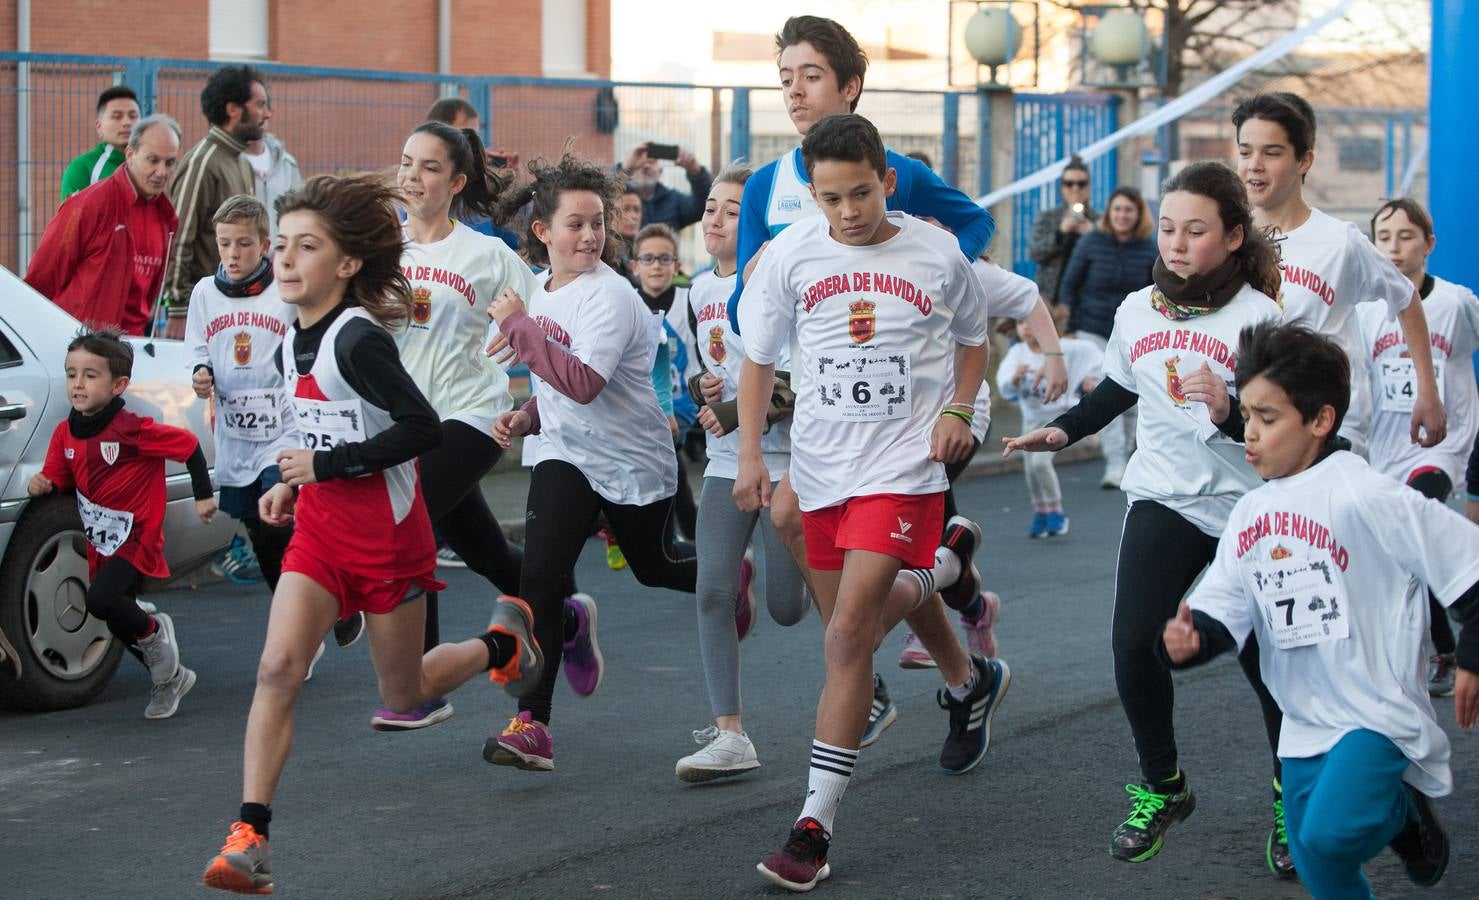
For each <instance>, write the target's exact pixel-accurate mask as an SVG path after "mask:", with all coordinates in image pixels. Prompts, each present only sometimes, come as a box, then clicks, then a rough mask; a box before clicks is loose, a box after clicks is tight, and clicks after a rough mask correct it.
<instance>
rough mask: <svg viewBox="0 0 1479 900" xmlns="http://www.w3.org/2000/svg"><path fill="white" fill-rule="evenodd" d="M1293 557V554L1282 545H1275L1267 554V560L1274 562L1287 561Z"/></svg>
mask: <svg viewBox="0 0 1479 900" xmlns="http://www.w3.org/2000/svg"><path fill="white" fill-rule="evenodd" d="M1293 555H1294V554H1293V553H1291V552H1290V551H1289V548H1288V547H1285V546H1284V545H1283V544H1275V545H1274V549H1272V550H1270V551H1269V552H1268V558H1269V559H1275V560H1278V559H1288V558H1289V557H1291V556H1293Z"/></svg>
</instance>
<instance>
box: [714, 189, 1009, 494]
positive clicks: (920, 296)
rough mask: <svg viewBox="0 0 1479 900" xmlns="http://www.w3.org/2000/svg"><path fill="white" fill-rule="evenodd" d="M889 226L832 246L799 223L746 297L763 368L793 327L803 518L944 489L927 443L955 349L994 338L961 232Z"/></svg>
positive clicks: (941, 470)
mask: <svg viewBox="0 0 1479 900" xmlns="http://www.w3.org/2000/svg"><path fill="white" fill-rule="evenodd" d="M888 221H889V222H890V223H891V224H892V225H894V226H895V227H897V228H898V233H896V234H895V235H894V236H893V237H891V238H889V239H888V240H886V241H884V242H883V243H881V244H875V245H872V246H867V247H853V246H848V245H845V244H842V243H840V242H838V241H836V240H833V239H832V237H831V236H830V235H829V234H828V225H827V219H826V217H825V216H816V217H814V218H811V219H808V220H805V221H802V222H798V223H796V224H795V225H792V226H791V227H789V228H787V229H786V230H785V231H783V232H781V233H780V235H778V236H777V237H776V238H775V239H774V240H772V241H771V244H770V247H769V249H768V250H766V252H765V255H764V256H763V257H762V258H761V260H760V265H759V266H758V267H757V268H756V269H755V272H754V275H753V277H752V278H751V280H750V281H749V282H747V283H746V284H745V289H744V290H745V294H746V297H745V298H742V299H741V301H740V307H739V308H740V332H741V333H742V334H743V335H744V336H745V354H746V355H747V356H748V357H749V358H750V359H752V360H754V361H755V362H757V363H759V364H761V365H773V364H775V363H776V362H777V361H778V360H780V358H781V354H782V353H783V352H784V351H785V349H786V346H787V342H788V340H789V336H790V334H791V331H792V329H793V328H794V329H795V331H796V338H797V344H798V347H799V357H798V359H797V360H793V366H792V373H793V378H794V379H795V382H794V383H793V387H794V388H795V390H796V415H795V417H794V420H793V422H792V425H791V483H792V485H793V486H794V487H795V488H796V496H797V497H798V498H799V500H800V503H801V508H802V509H803V510H806V511H811V510H817V509H822V508H824V507H828V506H835V505H837V504H839V503H842V502H843V501H845V500H848V499H849V498H852V497H861V496H867V495H872V494H931V493H936V492H939V491H943V490H945V489H946V487H948V484H949V483H948V482H947V481H946V478H945V467H944V466H943V465H942V464H940V463H937V462H931V461H930V459H929V441H930V434H931V432H932V431H933V430H934V427H935V423H936V421H938V419H939V417H940V412H941V410H943V409H944V407H945V404H946V403H947V402H949V400H950V397H951V395H952V394H953V393H954V389H955V350H956V344H957V343H959V344H964V345H966V346H970V347H979V346H981V345H982V344H984V343H985V342H986V334H987V327H986V301H985V298H984V297H983V296H982V292H981V282H980V281H979V280H978V279H977V278H976V277H975V276H974V275H973V274H972V273H971V271H970V265H969V263H968V262H967V261H966V260H965V259H964V258H963V257H962V256H961V255H960V246H959V245H958V244H957V243H956V241H955V238H954V236H953V235H951V234H950V233H949V232H947V231H944V230H943V229H940V228H936V227H935V226H933V225H930V224H928V223H925V222H921V221H919V220H917V219H913V218H911V217H909V216H906V215H904V214H902V213H889V214H888ZM750 295H753V296H750Z"/></svg>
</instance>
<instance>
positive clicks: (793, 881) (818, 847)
mask: <svg viewBox="0 0 1479 900" xmlns="http://www.w3.org/2000/svg"><path fill="white" fill-rule="evenodd" d="M831 843H832V836H831V835H829V834H827V832H826V829H824V828H822V825H821V823H820V822H818V821H817V820H816V819H813V818H811V817H807V818H805V819H802V820H801V821H800V822H797V823H796V824H795V825H794V826H792V827H791V836H790V837H789V838H788V839H787V840H786V846H784V847H782V848H781V849H779V850H777V851H776V852H774V853H772V854H770V855H769V856H767V857H765V859H764V861H763V862H760V863H757V864H756V866H755V868H756V869H759V870H760V874H761V875H764V876H765V877H766V879H767V880H769V881H770V882H771V883H773V884H778V885H780V886H781V887H783V888H785V889H786V890H788V891H809V890H811V889H812V888H814V887H816V886H817V882H818V881H825V880H826V878H827V876H828V875H831V874H832V867H831V866H829V865H827V847H828V845H830V844H831Z"/></svg>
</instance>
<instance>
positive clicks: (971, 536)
mask: <svg viewBox="0 0 1479 900" xmlns="http://www.w3.org/2000/svg"><path fill="white" fill-rule="evenodd" d="M940 546H941V547H944V548H945V549H947V550H949V551H950V552H951V553H954V554H955V555H956V556H958V557H960V577H959V578H957V579H955V583H954V584H952V585H950V586H949V587H942V588H940V589H939V590H940V599H942V600H944V601H945V605H946V606H948V607H950V608H951V609H953V610H955V611H956V612H960V611H961V610H963V609H965V608H966V607H967V606H970V605H971V604H972V603H974V602H975V600H976V597H978V596H980V593H981V573H980V571H979V570H977V569H976V564H975V563H974V562H973V561H972V560H973V559H974V558H975V556H976V548H978V547H980V546H981V526H980V525H977V524H976V523H975V522H972V521H971V520H970V519H967V518H966V517H965V516H951V517H950V521H948V522H946V523H945V540H943V541H941V542H940ZM925 599H928V598H925Z"/></svg>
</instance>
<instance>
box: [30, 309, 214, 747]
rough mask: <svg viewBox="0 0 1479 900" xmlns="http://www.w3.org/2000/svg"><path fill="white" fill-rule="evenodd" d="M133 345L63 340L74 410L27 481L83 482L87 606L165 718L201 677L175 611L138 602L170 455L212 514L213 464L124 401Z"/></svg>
mask: <svg viewBox="0 0 1479 900" xmlns="http://www.w3.org/2000/svg"><path fill="white" fill-rule="evenodd" d="M133 361H134V353H133V347H132V346H131V345H129V344H128V343H127V342H126V341H124V340H123V339H122V338H120V337H119V336H118V333H117V332H116V331H84V332H82V333H80V334H78V336H77V337H76V338H75V339H73V341H72V342H71V343H70V344H68V345H67V361H66V372H67V396H68V398H69V399H70V400H71V403H72V413H71V415H69V416H68V417H67V421H65V422H61V423H58V425H57V427H56V430H55V431H53V432H52V435H51V446H50V447H49V448H48V449H47V451H46V463H45V465H44V466H42V468H41V471H40V472H39V473H37V474H36V475H35V476H34V477H32V478H31V482H30V484H29V485H28V486H27V491H28V493H30V495H31V496H32V497H41V496H45V495H46V494H49V493H51V492H52V491H66V490H70V489H72V488H76V490H77V512H78V513H79V514H80V515H81V517H82V531H83V533H84V534H85V535H87V545H88V546H87V574H88V578H89V580H90V581H91V584H90V586H89V587H88V589H87V612H88V614H89V615H93V616H97V617H98V618H99V619H102V620H103V621H104V622H107V623H108V630H109V631H111V632H112V633H113V636H114V637H116V638H118V640H120V641H122V642H123V644H124V646H125V647H127V648H128V649H129V651H130V652H131V653H133V654H134V656H136V657H138V659H139V661H140V662H142V663H143V664H144V666H145V667H146V668H147V669H148V670H149V680H150V681H151V682H152V684H153V687H152V688H151V689H150V691H149V705H148V707H147V708H146V709H145V710H144V718H146V719H167V718H169V717H170V716H172V715H174V714H175V710H176V709H178V708H179V705H180V698H181V697H183V696H185V693H186V692H187V691H189V690H190V688H191V687H193V686H194V685H195V673H194V672H192V671H190V670H189V669H187V668H185V667H184V666H182V665H181V664H180V647H179V644H178V643H177V642H176V640H175V626H174V622H172V621H171V620H170V617H169V616H167V615H165V614H164V613H160V612H156V613H154V614H153V615H149V614H147V613H145V612H144V610H143V609H142V608H140V606H139V604H138V594H139V590H140V588H141V587H142V586H143V580H144V578H146V577H147V578H164V577H166V576H168V575H169V566H167V565H166V564H165V562H164V512H165V501H166V496H165V489H164V461H165V460H167V459H170V460H174V461H175V462H183V463H185V465H186V466H187V467H188V468H189V470H190V484H191V487H192V488H193V490H194V492H195V512H196V514H197V515H199V516H200V520H201V521H202V522H206V523H209V522H210V520H211V518H212V517H213V516H214V515H215V514H216V500H215V496H214V494H213V493H212V491H211V478H210V472H209V470H208V469H207V468H206V464H205V454H204V453H202V452H201V449H200V442H199V441H197V440H196V439H195V435H193V434H191V433H190V432H188V431H186V430H185V429H183V428H175V427H174V426H171V425H159V424H156V423H155V421H154V420H153V419H149V418H145V417H143V416H137V415H135V414H133V413H131V412H129V411H127V410H125V409H124V408H123V392H124V391H126V390H127V389H128V383H129V378H130V377H131V376H132V374H133Z"/></svg>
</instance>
